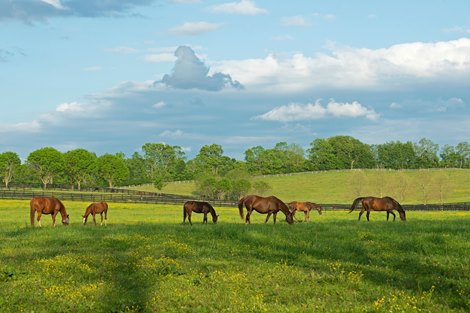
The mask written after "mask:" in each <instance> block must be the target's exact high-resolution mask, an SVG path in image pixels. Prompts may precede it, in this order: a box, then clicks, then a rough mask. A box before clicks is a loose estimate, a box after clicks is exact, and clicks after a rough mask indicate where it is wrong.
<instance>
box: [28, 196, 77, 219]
mask: <svg viewBox="0 0 470 313" xmlns="http://www.w3.org/2000/svg"><path fill="white" fill-rule="evenodd" d="M29 207H30V208H31V210H30V214H29V216H30V219H31V226H34V215H35V214H36V212H37V213H38V216H37V220H38V225H39V226H41V215H42V214H51V216H52V226H55V217H56V215H57V214H58V213H59V212H60V215H61V216H62V224H64V225H68V224H69V215H68V214H67V211H65V206H64V204H63V203H62V202H61V201H60V200H59V199H57V198H54V197H33V198H32V199H31V201H30V202H29Z"/></svg>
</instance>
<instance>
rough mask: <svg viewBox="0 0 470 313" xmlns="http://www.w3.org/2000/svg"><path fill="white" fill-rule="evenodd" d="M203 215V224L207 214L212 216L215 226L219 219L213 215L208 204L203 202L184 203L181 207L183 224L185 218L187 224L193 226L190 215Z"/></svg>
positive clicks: (213, 212) (205, 222) (212, 209)
mask: <svg viewBox="0 0 470 313" xmlns="http://www.w3.org/2000/svg"><path fill="white" fill-rule="evenodd" d="M193 212H194V213H203V214H204V218H203V220H202V223H203V224H207V213H210V214H211V215H212V222H213V223H214V224H215V223H217V220H218V219H219V216H218V215H217V214H216V213H215V210H214V208H213V207H212V205H211V204H210V203H209V202H205V201H186V202H185V203H184V205H183V223H185V222H186V217H187V218H188V221H189V224H191V225H193V223H192V222H191V214H192V213H193Z"/></svg>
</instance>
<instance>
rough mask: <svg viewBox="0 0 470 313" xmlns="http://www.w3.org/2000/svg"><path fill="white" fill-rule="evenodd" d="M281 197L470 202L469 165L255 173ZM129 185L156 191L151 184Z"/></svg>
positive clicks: (175, 188)
mask: <svg viewBox="0 0 470 313" xmlns="http://www.w3.org/2000/svg"><path fill="white" fill-rule="evenodd" d="M253 180H254V181H255V180H264V181H266V182H267V183H268V184H269V185H270V186H271V187H272V190H271V191H270V192H269V194H273V195H276V196H277V197H279V198H281V199H282V200H284V201H292V200H309V201H313V202H318V203H351V201H352V200H353V199H354V198H356V197H357V196H360V195H361V196H364V195H373V196H385V195H388V196H392V197H394V198H396V199H397V200H398V201H400V202H403V203H405V204H415V203H440V202H447V203H449V202H470V170H469V169H431V170H399V171H396V170H344V171H325V172H308V173H298V174H286V175H273V176H258V177H254V178H253ZM132 189H138V190H146V191H156V189H155V188H153V187H152V186H139V187H135V188H132ZM194 189H195V184H194V182H173V183H169V184H168V185H167V186H166V187H165V188H163V190H162V192H166V193H174V194H182V195H191V193H192V192H193V191H194Z"/></svg>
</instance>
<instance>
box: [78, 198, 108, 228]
mask: <svg viewBox="0 0 470 313" xmlns="http://www.w3.org/2000/svg"><path fill="white" fill-rule="evenodd" d="M98 213H99V214H100V216H101V225H103V213H104V225H105V226H106V222H107V221H108V204H107V203H106V202H104V201H101V202H93V203H92V204H90V205H89V206H88V207H87V208H86V210H85V214H84V215H83V216H82V217H83V225H85V224H86V222H87V220H88V215H90V214H91V215H93V223H94V224H95V225H96V219H95V215H96V214H98Z"/></svg>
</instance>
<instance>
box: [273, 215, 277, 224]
mask: <svg viewBox="0 0 470 313" xmlns="http://www.w3.org/2000/svg"><path fill="white" fill-rule="evenodd" d="M276 216H277V212H275V213H273V221H274V224H276Z"/></svg>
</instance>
